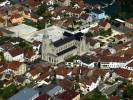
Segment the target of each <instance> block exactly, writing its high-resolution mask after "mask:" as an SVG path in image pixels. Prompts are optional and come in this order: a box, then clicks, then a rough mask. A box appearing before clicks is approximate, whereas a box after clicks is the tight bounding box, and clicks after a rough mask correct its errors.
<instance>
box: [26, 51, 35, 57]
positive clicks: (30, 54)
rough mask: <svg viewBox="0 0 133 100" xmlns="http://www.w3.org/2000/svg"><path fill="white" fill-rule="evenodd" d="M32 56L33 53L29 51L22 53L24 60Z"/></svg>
mask: <svg viewBox="0 0 133 100" xmlns="http://www.w3.org/2000/svg"><path fill="white" fill-rule="evenodd" d="M33 55H34V53H33V51H32V50H31V51H25V52H24V56H25V57H26V58H29V59H30V58H31V57H32V56H33Z"/></svg>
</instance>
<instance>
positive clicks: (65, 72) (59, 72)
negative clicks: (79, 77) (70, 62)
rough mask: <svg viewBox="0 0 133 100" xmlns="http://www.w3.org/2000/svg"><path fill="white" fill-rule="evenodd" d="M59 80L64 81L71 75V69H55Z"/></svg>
mask: <svg viewBox="0 0 133 100" xmlns="http://www.w3.org/2000/svg"><path fill="white" fill-rule="evenodd" d="M55 74H56V78H57V79H64V78H65V77H66V76H68V75H71V69H69V68H65V67H58V68H57V69H55Z"/></svg>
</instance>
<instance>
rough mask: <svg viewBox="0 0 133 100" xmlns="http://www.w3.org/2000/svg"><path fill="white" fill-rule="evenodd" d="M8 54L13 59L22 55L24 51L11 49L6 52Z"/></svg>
mask: <svg viewBox="0 0 133 100" xmlns="http://www.w3.org/2000/svg"><path fill="white" fill-rule="evenodd" d="M8 52H9V53H10V54H11V55H12V56H13V57H15V56H18V55H20V54H23V53H24V51H23V50H22V49H21V48H12V49H10V50H8Z"/></svg>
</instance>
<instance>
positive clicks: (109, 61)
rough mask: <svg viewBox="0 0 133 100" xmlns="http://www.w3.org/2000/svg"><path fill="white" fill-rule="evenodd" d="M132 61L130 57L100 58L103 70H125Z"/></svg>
mask: <svg viewBox="0 0 133 100" xmlns="http://www.w3.org/2000/svg"><path fill="white" fill-rule="evenodd" d="M130 60H131V58H130V57H121V56H103V57H101V58H100V60H99V62H100V67H101V68H103V69H109V68H123V67H125V66H126V64H127V63H128V62H129V61H130Z"/></svg>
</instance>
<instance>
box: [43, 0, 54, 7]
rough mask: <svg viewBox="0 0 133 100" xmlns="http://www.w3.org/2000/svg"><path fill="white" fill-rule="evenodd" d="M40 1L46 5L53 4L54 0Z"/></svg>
mask: <svg viewBox="0 0 133 100" xmlns="http://www.w3.org/2000/svg"><path fill="white" fill-rule="evenodd" d="M42 3H44V4H46V5H47V6H51V5H54V4H55V0H43V1H42Z"/></svg>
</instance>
